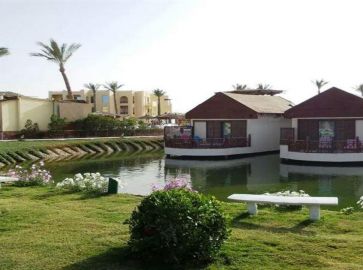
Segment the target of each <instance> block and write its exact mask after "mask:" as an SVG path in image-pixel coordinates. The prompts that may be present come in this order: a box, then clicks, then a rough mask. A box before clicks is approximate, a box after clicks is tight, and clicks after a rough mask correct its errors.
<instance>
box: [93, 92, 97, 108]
mask: <svg viewBox="0 0 363 270" xmlns="http://www.w3.org/2000/svg"><path fill="white" fill-rule="evenodd" d="M96 111H97V107H96V90H93V112H96Z"/></svg>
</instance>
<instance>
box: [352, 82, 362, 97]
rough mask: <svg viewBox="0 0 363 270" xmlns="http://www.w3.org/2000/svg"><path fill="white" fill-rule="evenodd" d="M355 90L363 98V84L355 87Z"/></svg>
mask: <svg viewBox="0 0 363 270" xmlns="http://www.w3.org/2000/svg"><path fill="white" fill-rule="evenodd" d="M354 89H355V90H356V91H358V92H359V93H360V94H361V95H362V96H363V84H360V85H358V86H356V87H354Z"/></svg>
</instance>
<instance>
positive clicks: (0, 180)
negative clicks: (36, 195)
mask: <svg viewBox="0 0 363 270" xmlns="http://www.w3.org/2000/svg"><path fill="white" fill-rule="evenodd" d="M15 181H18V178H16V177H10V176H0V188H1V183H10V182H15Z"/></svg>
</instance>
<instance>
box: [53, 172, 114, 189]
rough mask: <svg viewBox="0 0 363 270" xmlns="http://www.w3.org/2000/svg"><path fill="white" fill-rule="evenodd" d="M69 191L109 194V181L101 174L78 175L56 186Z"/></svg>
mask: <svg viewBox="0 0 363 270" xmlns="http://www.w3.org/2000/svg"><path fill="white" fill-rule="evenodd" d="M56 187H57V188H60V189H65V190H69V191H74V192H78V191H84V192H86V193H95V194H102V193H106V192H107V188H108V179H107V178H105V177H103V176H102V175H101V174H100V173H84V174H83V175H82V174H80V173H77V174H76V175H75V176H74V177H73V178H66V179H64V180H63V181H62V182H59V183H58V184H57V186H56Z"/></svg>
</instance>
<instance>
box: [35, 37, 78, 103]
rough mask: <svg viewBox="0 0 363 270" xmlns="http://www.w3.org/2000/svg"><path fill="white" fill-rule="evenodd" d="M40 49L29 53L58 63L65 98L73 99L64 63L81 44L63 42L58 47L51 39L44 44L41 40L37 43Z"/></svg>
mask: <svg viewBox="0 0 363 270" xmlns="http://www.w3.org/2000/svg"><path fill="white" fill-rule="evenodd" d="M37 44H38V45H39V46H40V47H42V49H41V53H31V54H30V55H31V56H38V57H44V58H45V59H46V60H49V61H52V62H54V63H56V64H58V65H59V71H60V73H61V74H62V77H63V80H64V83H65V84H66V88H67V92H68V93H67V98H68V99H73V95H72V89H71V86H70V84H69V81H68V78H67V76H66V73H65V69H64V64H65V63H66V62H67V60H68V59H69V58H70V57H71V56H72V54H73V53H74V52H75V51H76V50H77V49H78V48H79V47H81V44H77V43H72V44H71V45H69V46H68V45H67V44H65V43H63V44H62V45H61V46H60V47H59V46H58V43H57V42H56V41H55V40H53V39H51V40H50V44H49V45H46V44H44V43H42V42H38V43H37Z"/></svg>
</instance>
